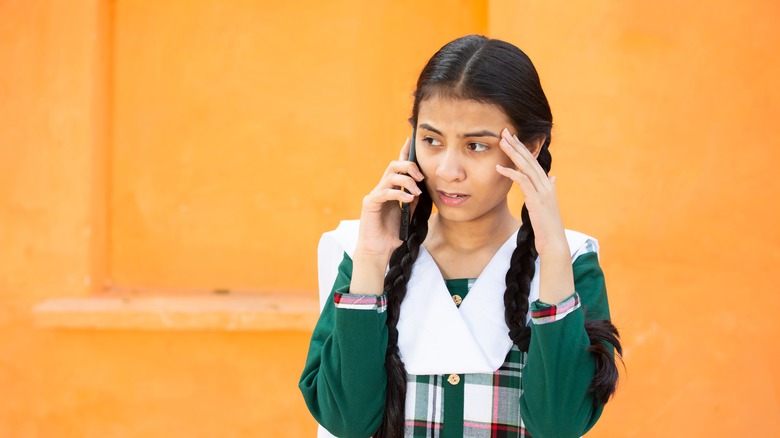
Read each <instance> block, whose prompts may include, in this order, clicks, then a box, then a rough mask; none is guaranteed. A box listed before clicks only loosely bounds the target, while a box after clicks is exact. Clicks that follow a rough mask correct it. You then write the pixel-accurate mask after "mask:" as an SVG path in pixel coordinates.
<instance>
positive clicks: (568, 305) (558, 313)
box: [531, 292, 580, 325]
mask: <svg viewBox="0 0 780 438" xmlns="http://www.w3.org/2000/svg"><path fill="white" fill-rule="evenodd" d="M579 308H580V296H579V295H578V294H577V292H574V293H573V294H572V295H570V296H569V297H568V298H566V299H565V300H563V301H561V302H560V303H558V304H556V305H550V304H546V303H543V302H541V301H539V300H536V301H534V302H533V303H531V321H532V322H533V323H534V324H535V325H540V324H549V323H551V322H555V321H560V320H562V319H563V318H565V317H566V315H568V314H570V313H572V312H574V311H575V310H577V309H579Z"/></svg>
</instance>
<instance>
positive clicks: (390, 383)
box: [375, 185, 433, 438]
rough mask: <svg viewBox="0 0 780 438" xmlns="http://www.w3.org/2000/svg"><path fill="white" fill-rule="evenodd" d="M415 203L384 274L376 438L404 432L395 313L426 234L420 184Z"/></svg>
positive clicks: (427, 204) (426, 204)
mask: <svg viewBox="0 0 780 438" xmlns="http://www.w3.org/2000/svg"><path fill="white" fill-rule="evenodd" d="M420 188H421V190H422V194H421V195H420V198H419V201H418V202H417V207H416V208H415V211H414V215H413V216H412V221H411V224H410V231H411V234H410V235H409V239H408V240H407V241H406V242H404V243H402V244H401V246H399V247H398V248H397V249H396V250H395V251H393V254H392V255H391V256H390V263H389V270H388V272H387V275H385V286H384V288H385V293H386V294H387V354H386V356H385V370H386V371H387V393H386V395H385V412H384V415H383V417H382V424H381V425H380V426H379V430H377V432H376V435H375V436H376V437H377V438H392V437H399V436H403V435H404V414H405V408H406V407H405V404H406V403H405V402H406V368H405V367H404V363H403V361H402V360H401V357H400V355H399V354H398V329H397V328H396V325H397V324H398V317H399V314H400V311H401V302H402V301H403V300H404V297H405V296H406V283H407V282H408V281H409V277H411V274H412V265H414V262H415V260H417V255H418V254H419V252H420V245H422V243H423V241H425V237H426V236H427V235H428V218H429V217H430V216H431V209H432V206H433V201H432V200H431V197H430V195H429V194H428V191H427V190H426V189H425V187H424V185H423V187H420Z"/></svg>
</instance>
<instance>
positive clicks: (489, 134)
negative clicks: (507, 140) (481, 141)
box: [420, 123, 501, 138]
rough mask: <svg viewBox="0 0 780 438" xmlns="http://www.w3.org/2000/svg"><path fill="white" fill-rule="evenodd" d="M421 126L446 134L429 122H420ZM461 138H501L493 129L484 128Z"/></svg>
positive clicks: (439, 133)
mask: <svg viewBox="0 0 780 438" xmlns="http://www.w3.org/2000/svg"><path fill="white" fill-rule="evenodd" d="M420 128H422V129H427V130H428V131H431V132H434V133H436V134H438V135H441V136H444V134H442V133H441V131H439V130H438V129H436V128H434V127H433V126H431V125H429V124H427V123H420ZM459 137H460V138H466V137H495V138H501V136H499V135H498V134H496V133H495V132H493V131H488V130H487V129H483V130H482V131H476V132H469V133H466V134H462V135H459Z"/></svg>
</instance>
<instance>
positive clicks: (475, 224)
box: [426, 202, 520, 252]
mask: <svg viewBox="0 0 780 438" xmlns="http://www.w3.org/2000/svg"><path fill="white" fill-rule="evenodd" d="M519 227H520V220H519V219H517V218H516V217H514V216H512V213H511V212H510V211H509V206H508V205H507V204H506V202H503V203H502V204H501V205H499V206H497V207H496V209H494V210H493V211H491V212H490V213H489V214H485V215H484V216H482V217H479V218H476V219H473V220H470V221H452V220H448V219H446V218H444V217H442V216H441V215H440V214H436V215H435V216H433V217H431V220H430V232H429V234H428V235H429V239H426V244H427V243H428V241H429V240H430V241H431V243H432V244H433V245H434V246H436V247H442V246H445V247H448V248H450V249H453V250H455V251H458V252H461V251H462V252H474V251H477V250H480V249H483V248H486V247H489V246H494V245H502V244H503V243H504V242H506V240H507V239H508V238H509V236H511V235H512V234H513V233H514V232H515V231H516V230H517V229H518V228H519ZM426 248H428V245H426Z"/></svg>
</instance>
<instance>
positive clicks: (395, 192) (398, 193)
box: [373, 189, 415, 204]
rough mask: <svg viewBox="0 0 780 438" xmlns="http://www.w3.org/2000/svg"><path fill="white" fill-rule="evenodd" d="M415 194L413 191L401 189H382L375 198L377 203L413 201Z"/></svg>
mask: <svg viewBox="0 0 780 438" xmlns="http://www.w3.org/2000/svg"><path fill="white" fill-rule="evenodd" d="M414 198H415V196H414V195H413V194H411V193H406V192H404V191H403V190H399V189H382V190H378V191H377V192H376V196H375V198H374V199H373V201H374V202H376V203H377V204H384V203H385V202H390V201H394V202H412V201H414Z"/></svg>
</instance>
